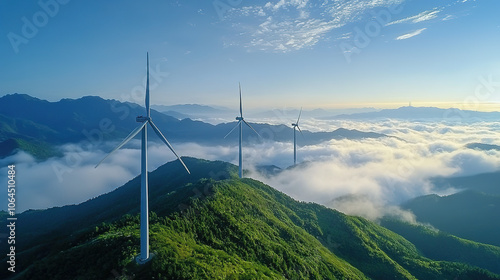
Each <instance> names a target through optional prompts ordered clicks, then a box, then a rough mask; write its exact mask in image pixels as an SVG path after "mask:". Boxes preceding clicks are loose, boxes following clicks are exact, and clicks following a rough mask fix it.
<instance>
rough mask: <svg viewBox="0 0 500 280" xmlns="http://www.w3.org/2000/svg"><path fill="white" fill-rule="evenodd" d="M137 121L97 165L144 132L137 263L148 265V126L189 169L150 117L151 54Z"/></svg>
mask: <svg viewBox="0 0 500 280" xmlns="http://www.w3.org/2000/svg"><path fill="white" fill-rule="evenodd" d="M136 121H137V122H139V123H142V124H141V125H140V126H139V127H137V128H136V129H134V130H133V131H132V132H131V133H130V134H129V135H128V136H127V138H125V140H123V141H122V142H121V143H120V145H118V146H117V147H116V148H115V149H114V150H113V151H111V152H110V153H109V154H108V155H107V156H106V157H104V158H103V159H102V160H101V161H100V162H99V163H98V164H97V165H96V167H97V166H99V165H100V164H101V163H102V162H103V161H104V160H105V159H106V158H107V157H109V156H110V155H111V154H112V153H114V152H115V151H116V150H118V149H120V148H121V147H122V146H123V145H125V144H126V143H127V142H128V141H130V140H131V139H132V138H134V136H136V135H137V134H138V133H139V132H140V131H142V145H141V254H140V255H139V256H138V257H137V259H136V261H137V262H138V263H146V262H147V261H149V260H150V254H149V205H148V132H147V128H148V124H149V125H151V128H152V129H153V130H154V132H155V133H156V135H158V137H160V139H161V140H162V141H163V142H164V143H165V145H167V147H168V148H169V149H170V150H171V151H172V152H173V153H174V155H175V156H176V157H177V158H178V159H179V161H180V162H181V163H182V165H183V166H184V168H185V169H186V171H187V172H188V173H190V172H189V169H188V168H187V166H186V165H185V164H184V162H183V161H182V159H181V158H180V157H179V156H178V155H177V153H176V152H175V151H174V148H172V145H170V143H169V142H168V140H167V138H165V136H163V134H162V133H161V132H160V130H159V129H158V127H157V126H156V125H155V124H154V123H153V120H152V119H151V115H150V108H149V53H148V54H147V78H146V116H138V117H137V118H136Z"/></svg>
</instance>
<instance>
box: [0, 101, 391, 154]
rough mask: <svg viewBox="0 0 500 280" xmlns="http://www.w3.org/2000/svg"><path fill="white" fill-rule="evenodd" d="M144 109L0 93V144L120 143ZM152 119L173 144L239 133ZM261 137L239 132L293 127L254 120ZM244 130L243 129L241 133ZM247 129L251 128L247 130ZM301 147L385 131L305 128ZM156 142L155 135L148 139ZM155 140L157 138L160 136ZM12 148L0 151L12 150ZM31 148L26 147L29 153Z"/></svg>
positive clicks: (275, 133)
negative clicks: (313, 129) (319, 130)
mask: <svg viewBox="0 0 500 280" xmlns="http://www.w3.org/2000/svg"><path fill="white" fill-rule="evenodd" d="M144 112H145V111H144V108H142V107H141V106H139V105H136V104H132V103H122V102H119V101H117V100H105V99H102V98H100V97H97V96H86V97H82V98H79V99H62V100H60V101H58V102H49V101H46V100H41V99H38V98H34V97H31V96H29V95H23V94H11V95H6V96H3V97H0V120H1V122H0V142H2V141H6V140H9V139H14V140H24V141H28V142H36V143H40V144H41V146H43V145H46V146H52V147H53V148H55V147H56V146H58V145H62V144H67V143H81V142H85V143H87V144H90V145H92V146H94V147H98V146H100V145H101V144H103V142H105V141H118V140H121V139H122V138H124V137H126V136H127V135H128V133H129V132H130V131H131V130H133V129H134V128H135V127H136V126H137V123H136V119H135V118H136V116H138V115H143V114H144ZM151 116H152V119H154V121H155V123H156V125H157V126H158V127H159V128H160V129H161V130H162V132H163V133H164V134H165V136H166V137H167V138H168V139H169V140H170V141H171V142H174V143H175V142H194V143H199V144H206V145H220V144H223V145H233V144H234V143H236V142H235V141H236V139H237V137H238V135H236V134H231V135H229V136H228V137H227V138H224V136H225V135H226V134H227V133H228V132H229V131H230V130H231V129H232V128H233V127H234V126H235V124H236V122H230V123H221V124H217V125H212V124H209V123H204V122H201V121H195V120H191V119H182V120H179V119H177V118H174V117H171V116H167V115H164V114H162V113H160V112H158V111H155V110H151ZM252 126H253V127H254V128H255V129H256V130H257V131H258V132H260V134H261V135H262V138H257V137H256V136H254V135H251V134H250V133H243V141H244V142H247V143H248V142H260V141H278V142H285V141H291V139H292V136H293V129H292V128H291V127H289V126H286V125H270V124H263V123H252ZM246 129H248V128H245V131H246ZM248 131H249V130H248ZM303 134H304V139H303V140H301V141H299V145H310V144H317V143H320V142H323V141H328V140H331V139H343V138H349V139H360V138H380V137H387V135H384V134H380V133H374V132H362V131H358V130H347V129H343V128H338V129H337V130H335V131H332V132H310V131H303ZM152 140H153V141H157V139H156V138H153V139H152ZM158 141H159V140H158ZM12 152H14V151H13V150H8V151H2V152H1V154H11V153H12ZM28 152H29V151H28Z"/></svg>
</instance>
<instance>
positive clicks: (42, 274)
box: [0, 158, 500, 280]
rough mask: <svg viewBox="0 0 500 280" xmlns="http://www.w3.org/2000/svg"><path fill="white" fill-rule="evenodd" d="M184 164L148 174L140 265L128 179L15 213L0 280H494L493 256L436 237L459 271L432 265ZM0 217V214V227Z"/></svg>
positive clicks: (316, 208) (496, 256)
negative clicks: (66, 201)
mask: <svg viewBox="0 0 500 280" xmlns="http://www.w3.org/2000/svg"><path fill="white" fill-rule="evenodd" d="M184 161H185V163H186V164H187V165H188V166H189V168H190V170H191V175H188V174H187V173H186V172H183V169H182V168H183V167H182V165H181V164H179V162H177V161H174V162H170V163H167V164H165V165H163V166H161V167H159V168H158V169H157V170H155V171H153V172H151V173H150V204H149V205H150V211H151V214H150V244H151V252H153V253H154V257H153V258H152V260H151V261H150V262H148V263H146V264H144V265H137V264H135V262H134V257H135V256H136V255H137V254H138V251H139V215H138V211H139V198H138V197H139V196H138V193H139V188H140V182H139V181H140V178H139V177H137V178H135V179H133V180H131V181H129V182H128V183H127V184H125V185H124V186H122V187H120V188H117V189H116V190H114V191H112V192H110V193H108V194H105V195H102V196H99V197H97V198H95V199H92V200H89V201H87V202H84V203H82V204H79V205H71V206H65V207H57V208H51V209H47V210H39V211H26V212H24V213H21V214H18V215H16V216H17V218H18V220H17V223H16V229H17V231H16V241H18V242H16V256H18V257H17V258H16V269H17V273H16V274H15V275H14V276H12V275H10V274H9V273H10V272H9V271H7V270H6V269H4V270H1V271H0V278H2V279H5V278H7V277H8V276H11V278H12V279H30V280H36V279H55V280H57V279H109V278H115V279H116V278H119V279H130V278H134V279H426V280H427V279H431V280H432V279H436V280H437V279H439V280H441V279H467V280H469V279H470V280H475V279H484V280H487V279H500V275H497V274H493V273H491V272H489V271H487V270H485V269H488V268H490V267H492V265H493V267H492V268H490V269H491V270H492V271H498V269H497V268H498V263H500V248H499V247H495V246H486V245H483V244H479V243H473V244H474V245H475V247H474V246H466V245H464V244H465V243H464V242H466V241H463V242H459V243H456V242H455V241H456V239H455V237H453V236H442V237H440V238H441V239H440V240H441V242H442V243H450V244H451V243H453V242H455V245H454V247H453V248H454V249H455V250H456V251H460V252H461V253H463V255H462V256H461V257H460V260H459V261H460V262H450V261H446V260H443V259H442V258H446V257H448V256H444V257H443V256H439V250H441V248H439V247H435V248H434V253H433V252H430V253H429V252H428V251H426V254H429V255H432V254H434V255H435V257H434V258H431V257H429V255H426V256H424V255H422V253H421V251H419V249H418V248H417V247H416V246H415V245H414V244H412V243H411V242H409V241H408V240H406V239H404V238H403V237H401V236H400V235H398V234H396V233H394V232H391V231H389V230H387V229H386V228H383V227H381V226H379V225H377V224H375V223H372V222H369V221H367V220H365V219H363V218H359V217H353V216H347V215H344V214H342V213H340V212H338V211H335V210H331V209H328V208H326V207H324V206H320V205H317V204H314V203H303V202H298V201H296V200H293V199H292V198H290V197H288V196H287V195H285V194H283V193H281V192H279V191H277V190H275V189H273V188H272V187H270V186H267V185H265V184H262V183H261V182H258V181H255V180H252V179H239V178H238V176H237V167H236V166H234V165H232V164H229V163H225V162H220V161H206V160H199V159H194V158H184ZM6 215H7V213H6V212H0V218H1V219H3V220H5V218H6ZM426 238H428V237H426ZM429 240H430V239H429ZM17 244H18V245H17ZM471 244H472V243H471ZM431 249H432V248H431ZM485 249H487V250H488V254H487V255H485V256H486V257H488V261H487V262H485V263H481V262H478V258H474V254H475V253H478V252H480V253H481V252H485V251H484V250H485ZM1 261H2V262H4V263H5V262H6V261H7V257H6V256H5V255H4V256H3V257H1ZM495 264H496V265H497V266H496V267H495ZM472 265H474V266H472Z"/></svg>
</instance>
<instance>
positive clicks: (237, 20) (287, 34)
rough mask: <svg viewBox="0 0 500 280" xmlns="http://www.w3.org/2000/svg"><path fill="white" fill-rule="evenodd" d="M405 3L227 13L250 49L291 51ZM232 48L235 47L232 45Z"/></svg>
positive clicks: (294, 1) (301, 2) (283, 4)
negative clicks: (370, 14) (373, 11)
mask: <svg viewBox="0 0 500 280" xmlns="http://www.w3.org/2000/svg"><path fill="white" fill-rule="evenodd" d="M404 1H405V0H378V1H372V0H354V1H353V0H351V1H347V0H340V1H339V0H337V1H331V0H325V1H323V2H322V3H315V2H314V3H313V2H311V1H308V0H279V1H269V2H267V3H265V4H263V5H250V6H244V7H240V8H234V9H232V10H231V11H230V13H229V14H228V19H230V20H232V21H233V27H234V28H235V29H237V30H240V32H239V33H238V35H239V37H240V38H239V39H243V42H242V43H240V44H239V45H243V46H245V47H247V48H249V49H252V50H261V51H274V52H290V51H294V50H300V49H303V48H307V47H311V46H314V45H316V44H317V43H318V42H319V41H320V40H321V39H324V38H325V37H326V36H327V34H328V33H329V32H330V31H332V30H334V29H337V28H340V27H342V26H344V25H346V24H347V23H350V22H355V21H357V20H360V18H361V15H363V14H364V13H366V12H367V11H368V10H370V9H373V8H377V7H388V6H391V5H397V4H401V3H403V2H404ZM231 45H234V43H233V44H231Z"/></svg>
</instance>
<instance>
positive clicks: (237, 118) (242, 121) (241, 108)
mask: <svg viewBox="0 0 500 280" xmlns="http://www.w3.org/2000/svg"><path fill="white" fill-rule="evenodd" d="M238 86H239V88H240V116H239V117H236V120H237V121H238V123H237V124H236V126H235V127H234V128H233V129H231V131H229V133H228V134H226V136H224V138H226V137H227V136H229V134H231V132H233V131H234V130H235V129H236V128H237V127H239V128H240V141H239V145H240V154H239V156H240V157H239V171H238V175H239V176H240V178H243V166H242V156H241V138H242V137H243V124H242V123H245V124H246V125H247V126H248V127H250V128H251V129H252V130H253V131H254V132H255V133H256V134H257V135H259V137H261V136H260V134H259V133H258V132H257V130H255V129H254V128H253V127H252V126H251V125H250V124H249V123H247V121H245V119H243V106H242V104H241V84H239V83H238Z"/></svg>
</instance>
